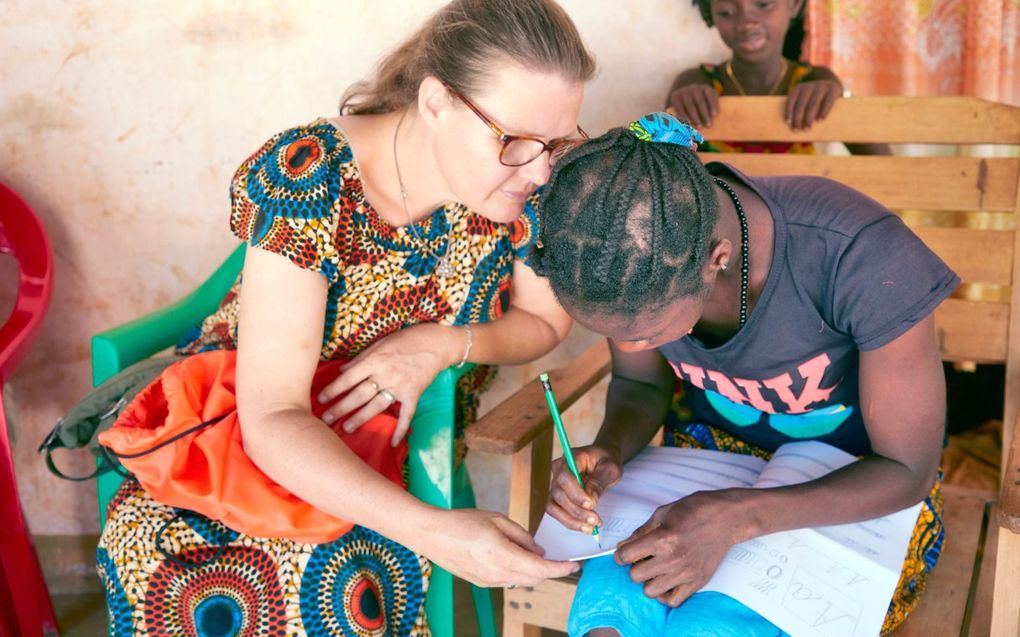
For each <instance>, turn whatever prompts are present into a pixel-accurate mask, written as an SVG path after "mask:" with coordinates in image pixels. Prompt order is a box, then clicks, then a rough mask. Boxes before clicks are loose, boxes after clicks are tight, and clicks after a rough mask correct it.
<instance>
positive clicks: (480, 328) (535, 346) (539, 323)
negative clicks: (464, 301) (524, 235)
mask: <svg viewBox="0 0 1020 637" xmlns="http://www.w3.org/2000/svg"><path fill="white" fill-rule="evenodd" d="M512 281H513V283H512V288H511V297H510V298H511V300H510V307H509V308H508V309H507V311H506V312H505V313H504V314H503V316H501V317H499V318H498V319H496V320H494V321H491V322H489V323H481V324H476V325H472V326H471V327H470V330H471V348H470V352H468V340H467V339H468V328H467V327H464V326H454V327H451V326H447V325H439V324H438V323H421V324H418V325H412V326H411V327H406V328H404V329H402V330H400V331H399V332H396V333H394V334H391V335H389V336H387V337H385V338H382V339H380V340H379V341H378V342H376V343H375V344H373V345H372V346H371V347H369V348H367V349H366V350H365V351H364V352H362V353H360V354H359V355H358V356H357V357H356V358H355V359H354V360H353V361H351V362H350V363H349V364H348V365H346V366H345V367H344V369H343V372H344V373H343V375H341V376H340V378H338V379H337V380H336V381H334V382H332V383H330V385H329V386H328V387H326V388H325V389H324V390H323V391H322V393H321V395H320V396H319V400H320V401H321V402H324V403H325V402H329V401H330V400H331V399H332V398H333V397H334V396H337V395H340V394H342V393H344V392H346V391H348V390H350V389H352V388H356V387H357V390H355V391H352V392H351V393H350V394H348V395H347V396H345V397H344V398H343V399H341V400H339V401H337V403H336V405H334V406H333V407H331V408H330V409H329V410H328V411H327V412H325V414H324V418H325V419H336V418H342V417H344V416H345V415H348V414H349V418H348V420H347V423H346V424H345V425H344V426H345V428H348V430H353V429H356V428H357V427H359V426H361V425H362V424H363V423H364V422H366V421H368V420H369V419H370V418H372V417H373V416H375V415H376V414H378V413H379V412H381V411H382V410H383V409H385V408H386V407H388V403H386V402H384V401H381V400H373V399H372V397H373V395H374V394H373V392H372V391H371V390H364V391H363V390H362V389H361V388H360V387H358V386H359V385H366V386H367V385H370V383H366V381H368V380H372V381H373V382H376V383H377V384H379V385H380V386H381V388H383V389H386V390H388V391H390V392H392V393H393V395H394V396H396V398H397V400H399V401H401V407H400V417H399V419H398V422H397V429H396V432H395V433H394V438H393V443H394V444H396V442H397V441H398V440H399V439H400V438H402V437H403V436H404V434H405V433H406V431H407V428H408V427H409V426H410V424H411V419H412V418H413V417H414V407H415V405H416V404H417V402H418V399H419V398H420V397H421V394H422V392H424V391H425V389H426V388H427V387H428V385H429V383H431V382H432V380H433V379H435V377H436V374H438V373H439V372H441V371H442V370H444V369H446V368H447V367H449V366H450V365H456V364H458V363H460V361H461V360H464V354H465V353H467V354H468V357H467V361H470V362H473V363H486V364H509V365H512V364H516V363H524V362H527V361H530V360H534V359H536V358H538V357H539V356H541V355H543V354H545V353H546V352H549V351H550V350H552V349H553V348H554V347H556V345H557V344H559V342H560V341H561V340H563V339H564V338H565V337H566V335H567V333H568V332H569V331H570V324H571V320H570V317H569V316H568V315H567V313H566V312H564V311H563V309H562V308H561V307H560V305H559V303H557V301H556V297H555V296H554V295H553V293H552V289H551V288H550V287H549V284H548V282H547V281H546V279H544V278H541V277H539V276H537V275H536V274H535V273H534V272H533V271H532V270H531V268H529V267H527V266H525V265H524V264H523V263H522V262H521V261H520V260H518V261H516V262H515V263H514V271H513V279H512Z"/></svg>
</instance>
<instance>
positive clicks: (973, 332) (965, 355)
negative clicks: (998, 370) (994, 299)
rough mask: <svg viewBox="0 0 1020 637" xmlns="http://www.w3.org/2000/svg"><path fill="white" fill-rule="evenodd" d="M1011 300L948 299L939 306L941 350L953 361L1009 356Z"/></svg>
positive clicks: (937, 321)
mask: <svg viewBox="0 0 1020 637" xmlns="http://www.w3.org/2000/svg"><path fill="white" fill-rule="evenodd" d="M1008 321H1009V304H1007V303H984V302H980V301H965V300H963V299H946V300H945V301H943V302H942V305H940V306H939V307H938V309H936V310H935V331H936V335H937V337H938V341H939V353H940V355H941V356H942V359H943V360H946V361H949V362H966V361H971V362H975V363H1002V362H1004V361H1005V360H1006V337H1007V331H1008V327H1009V323H1008Z"/></svg>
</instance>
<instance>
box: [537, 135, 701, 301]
mask: <svg viewBox="0 0 1020 637" xmlns="http://www.w3.org/2000/svg"><path fill="white" fill-rule="evenodd" d="M539 205H540V210H541V213H542V224H543V227H542V230H541V242H540V243H541V244H542V247H541V248H539V249H537V250H536V252H535V255H534V263H535V265H536V270H537V271H538V272H539V274H541V275H543V276H546V277H548V279H549V282H550V284H551V285H552V287H553V290H554V291H555V292H556V294H557V296H558V297H559V298H560V299H561V300H562V301H564V302H565V303H567V304H568V305H571V306H573V307H575V308H577V309H579V310H581V311H585V312H590V313H599V314H610V315H617V316H620V315H626V316H631V315H634V314H636V313H637V312H639V311H641V310H645V309H649V308H657V307H660V306H661V305H663V304H664V303H666V302H668V301H670V300H673V299H675V298H677V297H680V296H691V295H696V294H699V293H700V292H701V291H702V290H703V282H702V277H701V271H702V268H703V267H704V264H705V262H706V260H707V258H708V255H709V252H710V248H711V245H712V236H713V232H714V230H715V222H716V218H717V217H718V204H717V202H716V199H715V191H714V186H713V184H712V179H711V177H710V176H709V174H708V172H707V171H706V170H705V168H704V167H703V166H702V165H701V161H700V160H699V159H698V157H697V155H696V154H695V153H694V152H693V151H691V150H690V149H689V148H685V147H683V146H679V145H676V144H668V143H656V142H646V141H641V140H639V139H637V138H636V137H635V136H634V135H633V134H632V133H631V132H630V131H628V130H626V129H624V128H616V129H613V130H611V131H609V132H608V133H606V134H605V135H602V136H601V137H598V138H595V139H593V140H591V141H589V142H586V143H585V144H583V145H582V146H581V147H579V148H578V149H576V150H575V151H573V152H571V153H570V154H568V155H567V156H566V157H564V158H563V159H562V160H561V161H560V162H559V163H558V164H557V165H556V167H555V168H554V170H553V174H552V177H551V179H550V183H549V185H548V186H546V188H545V191H544V192H543V194H542V200H541V202H540V204H539Z"/></svg>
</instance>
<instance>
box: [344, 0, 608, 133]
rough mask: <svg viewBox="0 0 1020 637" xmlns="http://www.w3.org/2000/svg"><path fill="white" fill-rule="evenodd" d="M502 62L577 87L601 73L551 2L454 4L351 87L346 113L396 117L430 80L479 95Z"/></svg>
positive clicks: (467, 0) (458, 0) (469, 0)
mask: <svg viewBox="0 0 1020 637" xmlns="http://www.w3.org/2000/svg"><path fill="white" fill-rule="evenodd" d="M499 58H504V59H507V60H511V61H513V62H516V63H517V64H520V65H521V66H523V67H524V68H526V69H530V70H533V71H544V72H554V73H559V74H560V75H562V76H563V77H564V78H566V79H569V80H576V81H578V82H585V81H587V80H589V79H591V76H592V75H593V74H594V73H595V60H594V59H593V58H592V56H591V54H590V53H589V52H588V49H587V48H586V47H585V46H584V43H583V42H582V41H581V36H580V35H579V34H578V33H577V28H576V27H575V26H574V23H573V21H571V19H570V17H569V16H568V15H567V14H566V12H565V11H564V10H563V9H562V7H560V6H559V5H558V4H556V2H554V1H553V0H453V2H451V3H450V4H448V5H446V6H445V7H443V8H442V9H440V10H439V11H437V12H436V13H435V14H434V15H433V16H432V17H431V18H430V19H429V20H428V21H427V22H426V23H425V25H424V26H422V28H421V29H419V30H418V32H417V33H415V34H414V35H413V36H412V37H411V38H410V39H408V40H407V41H406V42H404V43H403V44H402V45H400V46H399V47H397V49H396V50H394V51H393V52H391V53H390V54H389V55H387V56H386V57H385V58H383V60H382V61H381V62H380V63H379V65H378V67H377V70H376V74H375V77H374V78H372V79H369V80H364V81H361V82H358V83H356V84H354V85H353V86H351V87H350V88H349V89H348V90H347V92H346V93H344V96H343V98H342V99H341V100H340V113H341V114H343V115H364V114H369V113H390V112H393V111H397V110H399V109H401V108H404V107H405V106H407V105H408V104H411V103H412V102H414V101H415V100H416V99H417V98H418V86H419V85H420V84H421V81H422V80H423V79H425V78H426V77H428V76H430V75H431V76H435V77H437V78H439V79H440V80H442V81H443V82H445V83H446V84H447V85H448V86H450V88H453V89H454V90H457V91H460V92H462V93H465V94H471V93H474V92H476V91H477V89H478V88H479V86H480V85H482V84H483V83H484V81H485V80H486V79H488V78H489V77H490V74H491V72H492V68H493V64H494V62H495V61H496V60H498V59H499Z"/></svg>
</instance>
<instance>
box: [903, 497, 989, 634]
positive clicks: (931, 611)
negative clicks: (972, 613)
mask: <svg viewBox="0 0 1020 637" xmlns="http://www.w3.org/2000/svg"><path fill="white" fill-rule="evenodd" d="M942 495H943V500H944V502H945V516H944V518H943V520H942V521H943V524H945V529H946V541H945V544H944V546H943V549H942V556H941V557H940V558H939V562H938V564H937V565H936V566H935V569H934V570H933V571H932V572H931V575H929V577H928V584H927V587H926V588H925V591H924V594H923V595H922V597H921V603H920V605H919V606H918V607H917V610H915V611H914V612H913V613H911V614H910V616H909V617H908V619H907V621H906V622H904V624H903V626H902V627H901V628H900V629H899V630H897V631H896V636H897V637H902V636H906V637H931V636H932V635H946V636H949V635H954V636H955V635H958V634H959V631H960V627H961V626H962V625H963V620H964V616H965V614H966V612H967V602H968V599H969V597H970V588H971V576H972V575H973V573H974V570H975V560H976V559H977V555H978V553H979V550H980V549H981V547H982V545H983V542H984V536H983V529H984V527H985V524H986V522H987V511H986V509H987V507H988V504H989V502H990V501H991V499H992V498H994V494H992V493H984V492H978V494H975V492H974V491H973V490H961V489H957V488H955V487H953V486H952V485H943V488H942ZM951 627H954V628H951Z"/></svg>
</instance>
